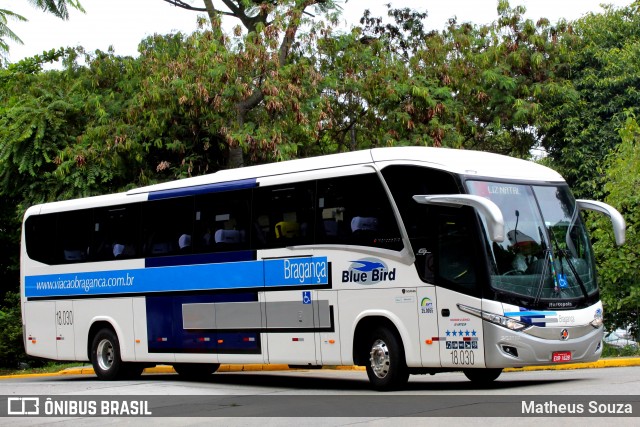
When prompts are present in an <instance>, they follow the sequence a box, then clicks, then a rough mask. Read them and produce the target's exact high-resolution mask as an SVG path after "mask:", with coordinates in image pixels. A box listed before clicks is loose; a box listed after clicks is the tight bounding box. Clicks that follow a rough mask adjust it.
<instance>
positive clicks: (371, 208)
mask: <svg viewBox="0 0 640 427" xmlns="http://www.w3.org/2000/svg"><path fill="white" fill-rule="evenodd" d="M317 206H318V212H319V216H320V218H319V220H318V223H319V224H321V226H320V227H319V230H318V238H317V243H320V244H323V243H324V244H331V243H335V244H348V245H359V246H373V247H380V248H385V249H393V250H400V249H402V241H401V238H400V232H399V229H398V225H397V223H396V220H395V216H394V215H393V211H392V209H391V205H390V204H389V200H388V198H387V195H386V193H385V191H384V188H383V187H382V184H381V182H380V180H379V179H378V176H377V175H375V174H365V175H355V176H349V177H340V178H331V179H324V180H320V181H318V198H317Z"/></svg>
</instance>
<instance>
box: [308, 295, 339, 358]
mask: <svg viewBox="0 0 640 427" xmlns="http://www.w3.org/2000/svg"><path fill="white" fill-rule="evenodd" d="M313 294H315V295H316V299H315V300H314V301H313V304H314V311H315V313H314V316H315V320H314V323H315V327H316V328H317V330H318V331H319V332H317V333H316V342H318V343H319V347H320V353H319V354H320V358H321V364H322V365H341V364H342V359H341V356H340V339H339V334H338V310H337V307H338V292H337V291H333V290H320V291H316V292H313Z"/></svg>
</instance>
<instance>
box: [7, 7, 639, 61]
mask: <svg viewBox="0 0 640 427" xmlns="http://www.w3.org/2000/svg"><path fill="white" fill-rule="evenodd" d="M185 1H187V2H190V3H191V4H193V5H194V6H202V4H203V3H202V0H185ZM339 1H342V6H343V10H344V11H343V25H344V28H345V29H347V28H350V27H351V26H353V25H356V24H357V22H358V20H359V18H360V17H361V16H362V13H363V11H364V10H365V9H367V8H368V9H370V10H371V12H372V14H373V15H378V16H385V15H386V8H385V7H384V4H386V3H391V4H392V5H393V7H396V8H401V7H410V8H413V9H416V10H418V11H421V12H424V11H425V10H426V11H427V13H428V18H427V21H426V22H427V26H428V27H429V28H431V29H442V28H444V27H445V24H446V22H447V20H448V19H449V18H452V17H454V16H455V17H457V18H458V22H473V23H475V24H486V23H490V22H492V21H494V20H495V19H496V18H497V12H496V6H497V4H498V0H377V1H376V0H346V2H345V0H339ZM601 3H607V4H613V5H615V6H626V5H629V4H631V3H632V0H510V4H511V6H516V5H523V6H525V7H526V8H527V13H526V15H525V16H526V17H528V18H531V19H534V20H537V19H538V18H540V17H546V18H548V19H549V20H550V21H551V22H556V21H557V20H559V19H561V18H566V19H568V20H572V19H577V18H580V17H581V16H583V15H584V14H587V13H589V12H595V13H598V12H600V11H601V10H602V9H601V7H600V4H601ZM81 4H82V5H83V7H84V9H85V10H86V13H85V14H83V13H80V12H77V11H75V10H72V11H71V13H70V15H71V16H70V19H69V20H68V21H63V20H60V19H58V18H55V17H54V16H53V15H50V14H45V13H44V12H41V11H39V10H38V9H36V8H34V7H32V6H31V4H30V3H29V2H28V1H27V0H0V9H8V10H11V11H12V12H15V13H18V14H20V15H22V16H24V17H25V18H27V19H28V20H29V22H18V21H9V22H8V26H9V28H11V29H12V30H13V31H14V33H16V34H17V35H18V36H19V37H20V38H21V39H22V41H23V42H24V44H23V45H19V44H16V43H13V42H10V43H9V46H10V51H9V55H8V59H9V61H10V62H17V61H19V60H20V59H22V58H25V57H30V56H33V55H36V54H40V53H42V52H43V51H47V50H50V49H56V48H59V47H69V46H71V47H74V46H82V47H84V48H85V49H86V50H87V51H94V50H96V49H100V50H103V51H106V50H107V49H108V48H109V47H110V46H112V47H113V48H114V50H115V53H116V54H117V55H122V56H125V55H132V56H136V55H137V46H138V43H139V42H140V41H141V40H142V39H143V38H145V37H146V36H149V35H153V34H168V33H171V32H175V31H182V32H185V33H191V32H193V31H194V30H195V29H196V28H197V23H196V20H197V16H198V13H197V12H192V11H187V10H183V9H180V8H176V7H174V6H171V5H170V4H168V3H166V2H164V1H163V0H81ZM214 5H216V6H221V5H222V2H221V1H220V0H214Z"/></svg>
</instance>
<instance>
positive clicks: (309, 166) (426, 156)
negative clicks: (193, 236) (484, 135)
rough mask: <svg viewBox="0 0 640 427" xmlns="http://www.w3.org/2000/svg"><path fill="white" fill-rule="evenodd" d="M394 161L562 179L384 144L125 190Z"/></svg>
mask: <svg viewBox="0 0 640 427" xmlns="http://www.w3.org/2000/svg"><path fill="white" fill-rule="evenodd" d="M394 161H398V162H402V161H405V162H412V163H414V162H415V163H424V164H425V166H430V167H433V168H435V169H440V170H444V171H449V172H452V173H457V174H462V175H476V176H479V177H491V178H498V179H514V180H523V181H538V182H564V180H563V178H562V176H560V174H558V173H557V172H555V171H554V170H552V169H550V168H548V167H546V166H542V165H539V164H537V163H534V162H532V161H528V160H522V159H516V158H513V157H508V156H503V155H499V154H494V153H488V152H483V151H473V150H457V149H450V148H434V147H386V148H373V149H370V150H361V151H352V152H346V153H339V154H329V155H326V156H318V157H309V158H304V159H297V160H288V161H284V162H277V163H269V164H264V165H258V166H250V167H243V168H238V169H227V170H221V171H218V172H215V173H212V174H208V175H201V176H197V177H193V178H185V179H181V180H177V181H170V182H165V183H162V184H156V185H151V186H147V187H141V188H136V189H133V190H130V191H129V192H128V193H127V194H140V193H151V192H156V191H166V190H171V189H177V188H187V187H195V186H200V185H208V184H215V183H223V182H232V181H241V180H246V179H259V178H263V177H270V176H277V175H286V174H290V173H296V172H311V171H314V170H322V169H325V170H326V169H330V168H337V167H343V166H354V165H360V164H371V163H382V162H385V163H386V162H394Z"/></svg>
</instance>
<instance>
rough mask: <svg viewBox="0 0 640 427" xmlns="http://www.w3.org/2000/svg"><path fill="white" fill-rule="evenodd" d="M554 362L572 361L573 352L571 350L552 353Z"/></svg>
mask: <svg viewBox="0 0 640 427" xmlns="http://www.w3.org/2000/svg"><path fill="white" fill-rule="evenodd" d="M551 356H552V357H551V361H552V362H570V361H571V352H570V351H555V352H553V354H552V355H551Z"/></svg>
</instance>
